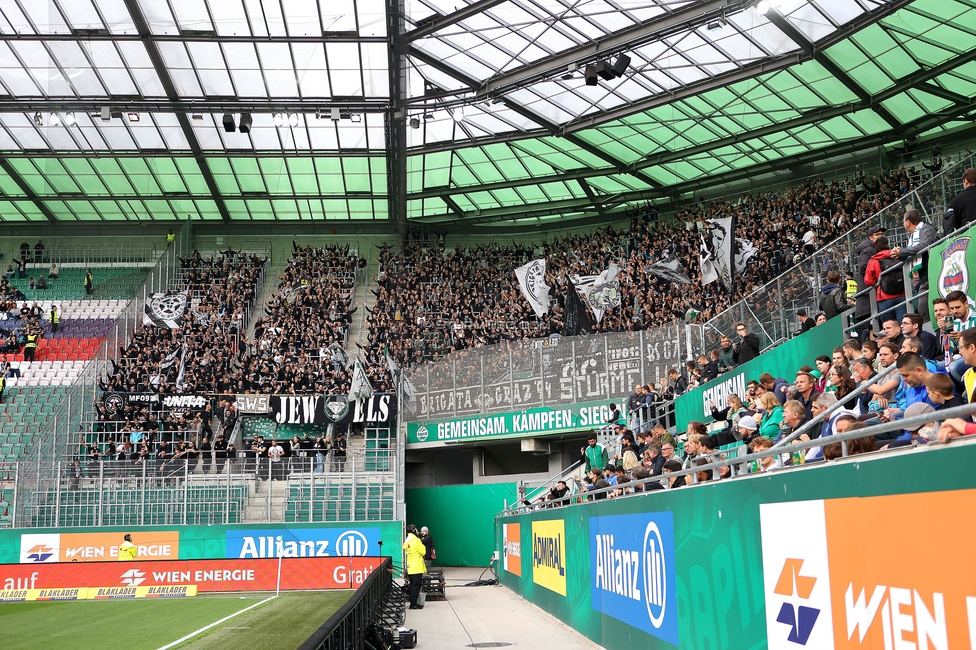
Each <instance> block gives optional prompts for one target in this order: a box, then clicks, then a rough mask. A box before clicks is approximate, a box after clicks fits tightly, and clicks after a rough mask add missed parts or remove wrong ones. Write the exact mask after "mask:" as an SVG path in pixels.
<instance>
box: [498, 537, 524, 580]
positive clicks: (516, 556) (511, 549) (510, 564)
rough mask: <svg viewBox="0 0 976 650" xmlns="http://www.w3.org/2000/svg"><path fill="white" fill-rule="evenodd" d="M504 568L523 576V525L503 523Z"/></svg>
mask: <svg viewBox="0 0 976 650" xmlns="http://www.w3.org/2000/svg"><path fill="white" fill-rule="evenodd" d="M502 553H503V555H504V556H503V558H502V568H503V569H505V570H506V571H508V572H509V573H511V574H512V575H516V576H518V577H520V578H521V577H522V525H521V524H502Z"/></svg>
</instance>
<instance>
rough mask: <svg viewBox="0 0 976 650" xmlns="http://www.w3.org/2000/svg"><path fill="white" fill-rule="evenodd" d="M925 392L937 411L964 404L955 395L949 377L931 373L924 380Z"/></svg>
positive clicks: (958, 396) (964, 402)
mask: <svg viewBox="0 0 976 650" xmlns="http://www.w3.org/2000/svg"><path fill="white" fill-rule="evenodd" d="M925 390H926V392H927V393H928V396H929V401H930V402H931V403H932V406H934V407H935V409H936V410H937V411H941V410H942V409H951V408H955V407H957V406H964V405H965V404H966V401H965V400H964V399H963V398H962V396H960V395H956V394H955V386H954V384H953V382H952V377H950V376H949V375H944V374H942V373H932V376H930V377H929V378H928V379H927V380H925ZM906 417H907V416H906Z"/></svg>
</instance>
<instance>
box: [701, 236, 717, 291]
mask: <svg viewBox="0 0 976 650" xmlns="http://www.w3.org/2000/svg"><path fill="white" fill-rule="evenodd" d="M698 261H699V263H700V265H701V283H702V286H703V287H704V286H705V285H707V284H711V283H712V282H715V281H716V280H718V271H716V270H715V264H714V263H713V262H712V251H710V250H709V249H708V244H706V243H705V236H704V235H702V238H701V253H700V254H699V255H698Z"/></svg>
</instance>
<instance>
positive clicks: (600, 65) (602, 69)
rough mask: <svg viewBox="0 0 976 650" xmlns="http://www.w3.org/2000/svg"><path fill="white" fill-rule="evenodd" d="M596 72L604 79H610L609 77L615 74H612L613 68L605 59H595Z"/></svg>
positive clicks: (611, 77)
mask: <svg viewBox="0 0 976 650" xmlns="http://www.w3.org/2000/svg"><path fill="white" fill-rule="evenodd" d="M596 73H597V74H598V75H599V76H600V78H601V79H603V80H604V81H610V80H611V79H613V78H614V77H615V76H616V75H614V74H613V68H611V67H610V64H609V63H607V62H606V61H597V62H596Z"/></svg>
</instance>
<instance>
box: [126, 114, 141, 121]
mask: <svg viewBox="0 0 976 650" xmlns="http://www.w3.org/2000/svg"><path fill="white" fill-rule="evenodd" d="M141 117H142V116H141V115H139V113H129V121H130V122H138V121H139V119H140V118H141Z"/></svg>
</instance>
